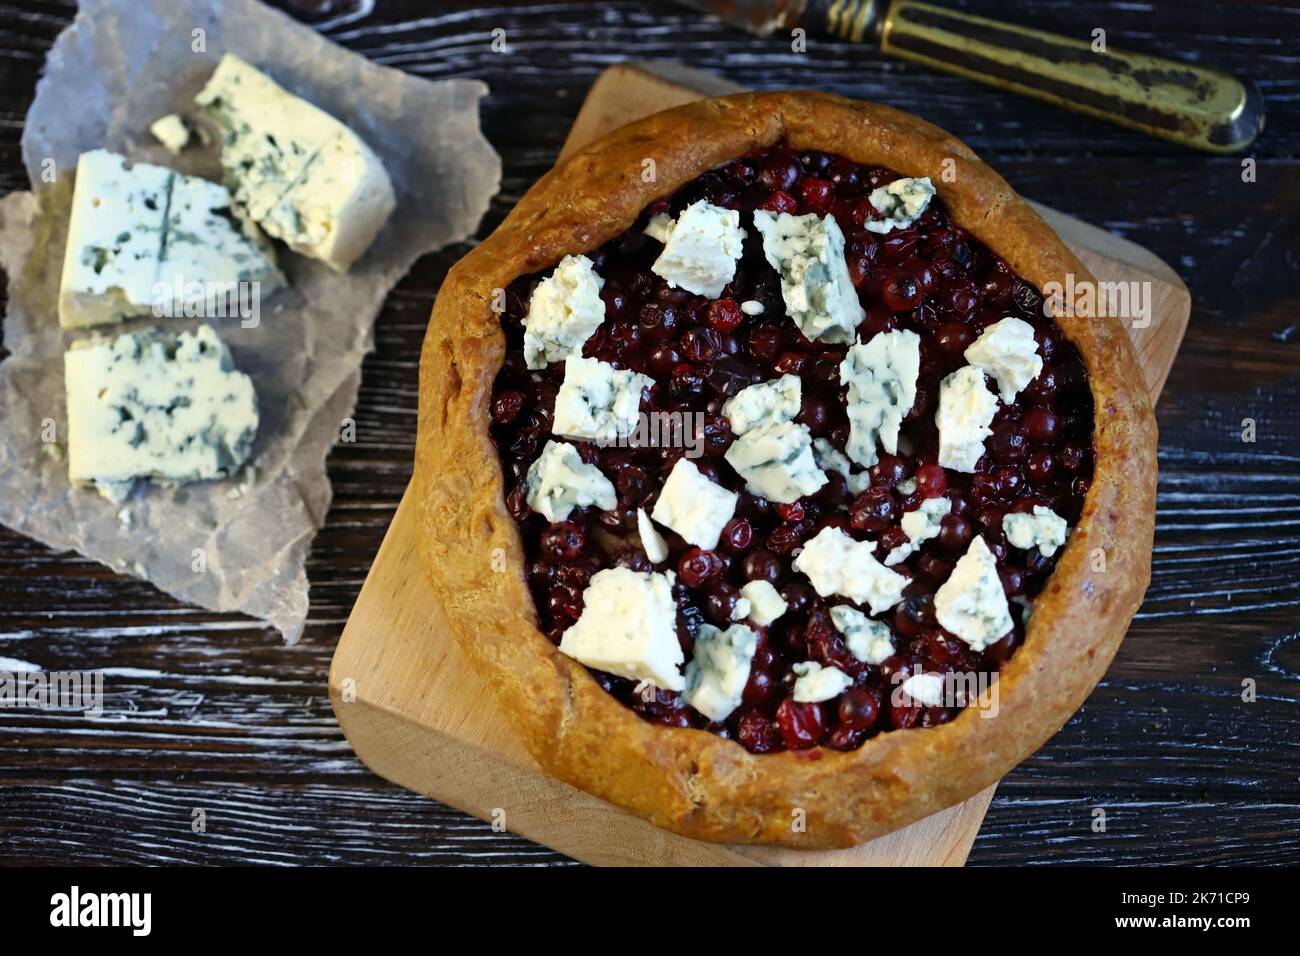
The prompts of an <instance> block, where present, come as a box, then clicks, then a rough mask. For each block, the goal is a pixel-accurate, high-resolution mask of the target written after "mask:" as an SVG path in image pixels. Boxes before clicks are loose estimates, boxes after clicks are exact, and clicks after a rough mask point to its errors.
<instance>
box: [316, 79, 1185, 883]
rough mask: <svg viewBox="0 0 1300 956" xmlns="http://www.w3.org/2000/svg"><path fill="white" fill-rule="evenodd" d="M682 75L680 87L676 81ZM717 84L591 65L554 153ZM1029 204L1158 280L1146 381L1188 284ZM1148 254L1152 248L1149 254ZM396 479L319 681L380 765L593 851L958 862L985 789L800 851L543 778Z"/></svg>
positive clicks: (734, 860) (803, 860) (1105, 272)
mask: <svg viewBox="0 0 1300 956" xmlns="http://www.w3.org/2000/svg"><path fill="white" fill-rule="evenodd" d="M682 83H689V84H692V86H690V87H687V86H682V85H680V84H682ZM732 87H733V85H732V84H726V83H725V82H723V81H719V80H717V78H714V77H709V76H708V75H707V74H704V75H701V74H700V73H699V71H691V70H688V69H686V68H683V67H680V66H673V67H671V68H669V69H668V70H667V71H665V70H664V69H663V68H662V67H660V66H659V65H657V64H622V65H618V66H614V67H611V68H609V69H608V70H606V71H605V72H604V73H603V74H602V75H601V77H600V78H599V79H597V81H596V83H595V84H594V85H593V87H592V90H591V93H590V94H589V95H588V98H587V101H586V103H585V104H584V106H583V108H582V110H581V111H580V112H579V114H578V117H577V119H576V120H575V121H574V125H573V130H572V131H571V133H570V135H569V137H568V139H567V140H566V142H565V145H564V147H563V149H562V151H561V156H562V157H563V156H564V155H567V154H568V153H571V152H573V151H574V150H576V149H579V148H581V146H583V145H585V144H586V143H587V142H590V141H591V140H592V139H594V138H596V137H598V136H600V135H602V134H603V133H604V132H607V131H608V130H609V129H611V128H613V127H616V126H617V125H619V124H620V123H623V122H628V121H631V120H634V119H637V118H639V117H641V116H646V115H649V114H650V113H653V112H657V111H658V110H659V109H663V108H667V107H669V106H674V105H678V104H680V103H683V102H688V101H689V100H691V99H697V98H699V96H700V95H701V94H700V92H698V90H700V89H704V90H708V91H709V93H711V94H719V93H725V92H731V91H733V90H732ZM1044 211H1045V212H1046V213H1047V214H1049V215H1050V216H1051V217H1052V221H1053V226H1054V228H1056V229H1057V231H1058V233H1060V234H1061V235H1062V237H1063V238H1065V239H1066V241H1067V242H1070V243H1071V245H1072V247H1074V248H1076V250H1077V251H1078V252H1079V253H1080V255H1081V257H1082V256H1084V255H1086V256H1087V257H1088V261H1087V262H1086V264H1087V265H1088V266H1089V268H1090V269H1091V270H1092V271H1093V272H1094V273H1095V274H1097V275H1098V276H1099V277H1104V278H1106V279H1110V280H1112V281H1114V280H1122V281H1130V280H1135V281H1142V282H1145V283H1147V284H1148V286H1149V287H1151V288H1157V287H1158V288H1159V289H1160V290H1161V293H1160V295H1161V297H1160V298H1159V299H1158V300H1157V301H1156V302H1155V309H1156V310H1157V311H1155V312H1154V316H1155V317H1156V318H1158V319H1159V320H1160V321H1153V322H1152V323H1151V326H1150V327H1149V328H1147V329H1134V330H1133V332H1134V336H1135V340H1136V341H1138V344H1139V348H1140V351H1141V353H1142V355H1141V358H1142V361H1143V367H1144V369H1146V370H1147V371H1148V382H1149V385H1150V387H1151V390H1152V393H1153V394H1158V393H1159V390H1160V388H1161V386H1162V385H1163V383H1164V379H1165V377H1166V376H1167V374H1168V370H1169V366H1170V365H1171V364H1172V362H1173V358H1174V355H1175V354H1176V352H1177V349H1178V343H1179V342H1180V341H1181V338H1182V332H1183V330H1184V329H1185V328H1186V322H1187V311H1188V307H1189V305H1190V297H1189V296H1188V294H1187V290H1186V288H1185V287H1183V285H1182V283H1181V282H1180V281H1178V280H1177V277H1176V276H1173V273H1172V271H1170V270H1168V268H1167V267H1164V266H1163V264H1162V263H1159V264H1158V265H1159V266H1160V269H1159V270H1158V271H1159V275H1154V274H1152V273H1149V272H1145V271H1142V269H1140V268H1138V267H1137V266H1136V265H1132V264H1130V263H1128V262H1124V261H1120V260H1117V259H1113V258H1110V255H1109V254H1131V255H1132V258H1133V259H1134V260H1136V261H1137V262H1139V263H1143V264H1146V265H1148V266H1150V265H1151V260H1154V258H1155V257H1153V256H1150V255H1149V254H1147V253H1145V252H1144V251H1143V250H1140V249H1137V248H1136V247H1135V248H1134V249H1132V250H1130V249H1129V248H1127V246H1128V245H1131V244H1122V243H1121V242H1120V241H1112V239H1111V237H1109V236H1107V235H1106V234H1105V233H1104V232H1102V231H1101V230H1097V229H1094V228H1093V227H1089V226H1086V225H1085V224H1083V223H1080V222H1078V220H1075V219H1073V218H1071V217H1069V216H1065V215H1064V214H1061V213H1056V212H1055V211H1054V210H1049V209H1045V207H1044ZM1156 262H1157V263H1158V260H1156ZM414 508H415V505H414V502H413V500H412V494H411V492H409V491H408V493H407V495H406V496H405V497H404V498H403V502H402V505H401V506H400V507H399V508H398V512H397V516H396V517H395V518H394V521H393V524H392V526H391V527H390V529H389V532H388V535H387V536H386V537H385V540H384V543H383V545H382V546H381V548H380V553H379V556H378V557H377V558H376V560H375V564H374V567H373V568H372V570H371V572H370V576H369V577H368V578H367V583H366V586H365V587H364V588H363V590H362V593H361V596H360V597H359V599H358V601H357V605H356V607H355V608H354V609H353V612H352V616H351V618H350V619H349V623H348V626H347V628H346V629H345V630H344V633H343V637H342V638H341V640H340V643H339V648H338V650H337V651H336V653H335V657H334V663H333V665H332V667H331V670H330V694H331V699H332V700H333V701H334V702H335V705H336V712H337V713H338V716H339V721H340V723H341V724H342V726H343V728H344V732H345V733H346V734H347V735H348V739H349V741H350V742H351V743H352V745H353V747H354V748H355V750H356V752H357V754H358V756H360V757H361V758H362V759H363V760H364V761H365V762H366V764H367V765H368V766H370V767H371V768H372V769H374V770H375V771H376V772H377V773H379V774H380V775H381V776H384V777H386V778H387V779H390V780H393V781H394V782H396V783H400V784H402V785H403V786H406V787H408V788H410V789H413V790H417V791H419V792H421V793H426V794H428V795H430V796H433V797H435V798H436V799H438V800H440V801H442V802H444V803H449V804H451V805H452V806H455V807H458V808H460V809H463V810H465V811H466V812H468V813H471V814H473V815H475V816H478V817H480V818H482V819H492V818H494V817H495V818H498V819H500V818H504V819H505V821H506V824H505V825H506V826H508V827H509V828H510V830H511V831H512V832H515V833H521V834H523V835H525V836H528V837H529V838H531V839H536V840H538V841H540V842H543V843H546V844H547V845H548V846H552V847H555V848H557V849H560V850H563V851H564V852H565V853H568V854H570V855H572V856H575V857H577V858H578V859H581V860H585V861H587V862H591V863H598V864H605V865H627V864H635V863H641V864H649V863H653V864H657V865H703V864H712V865H750V864H754V863H760V864H763V865H772V866H805V865H856V866H861V865H930V866H939V865H957V866H960V865H962V864H963V863H964V862H965V860H966V856H967V854H968V853H969V851H970V847H971V844H972V843H973V842H974V839H975V835H976V834H977V833H978V831H979V826H980V822H981V821H982V820H983V818H984V814H985V811H986V810H987V808H988V805H989V802H990V801H991V800H992V798H993V794H994V791H995V790H996V787H989V788H988V789H987V790H985V791H983V792H981V793H979V794H977V795H976V796H974V797H972V798H970V799H969V800H967V801H965V802H964V803H962V804H959V805H957V806H955V807H950V808H948V809H946V810H943V811H941V812H939V813H936V814H933V815H932V816H930V817H927V818H926V819H924V820H920V821H917V822H916V823H914V824H912V825H911V826H909V827H905V828H903V829H901V830H898V831H895V832H893V833H890V834H887V835H885V836H883V837H881V838H879V839H877V840H873V841H871V842H870V843H867V844H864V845H863V846H860V847H856V848H854V849H851V850H836V851H816V852H800V851H794V850H786V849H780V848H773V847H724V846H716V845H712V844H705V843H700V842H697V841H692V840H687V839H684V838H682V837H678V836H676V835H673V834H669V833H666V832H664V831H661V830H657V829H655V828H654V827H651V826H649V825H648V824H646V823H645V822H644V821H642V820H640V819H638V818H636V817H633V816H631V815H629V814H627V813H625V812H623V811H621V810H619V809H617V808H615V807H612V806H610V805H609V804H606V803H604V802H603V801H601V800H598V799H596V798H594V797H592V796H590V795H589V794H586V793H584V792H582V791H580V790H577V789H576V788H573V787H570V786H568V785H567V784H564V783H561V782H559V781H557V780H554V779H552V778H550V777H548V776H547V775H546V774H545V773H544V772H543V771H542V770H541V768H540V767H539V766H538V765H537V763H536V762H535V761H534V760H533V758H532V757H531V756H530V755H529V754H528V753H527V752H526V750H525V749H524V748H523V746H522V744H521V743H520V742H519V741H518V740H517V739H516V737H515V736H514V733H513V731H512V729H511V727H510V725H509V721H508V719H507V718H506V717H505V716H504V715H503V714H501V713H500V711H499V710H498V709H497V708H496V706H495V702H494V701H493V700H492V699H491V698H490V696H489V695H487V694H484V693H482V692H481V688H480V685H479V683H478V681H477V678H476V677H475V675H474V673H473V670H472V668H471V666H470V664H469V662H468V661H466V660H465V659H464V658H463V656H462V654H461V652H460V649H459V648H458V647H457V646H456V642H455V640H454V639H453V638H452V637H451V636H450V634H449V631H448V628H447V625H446V622H445V620H444V619H443V617H442V613H441V611H440V609H439V608H438V607H437V606H436V602H435V601H434V600H433V598H432V594H431V593H430V592H429V590H428V588H427V586H426V585H425V583H424V582H423V581H422V580H421V579H420V575H419V574H418V573H414V574H413V573H412V569H418V568H419V561H420V559H419V555H418V553H417V550H416V540H415V534H414V525H415V522H414V520H413V511H414Z"/></svg>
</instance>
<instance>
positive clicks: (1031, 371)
mask: <svg viewBox="0 0 1300 956" xmlns="http://www.w3.org/2000/svg"><path fill="white" fill-rule="evenodd" d="M964 354H965V358H966V361H967V362H969V363H970V364H971V365H973V366H975V367H976V368H978V369H982V370H983V371H985V372H987V373H988V374H989V375H992V376H993V378H994V380H996V381H997V383H998V394H999V396H1000V397H1001V399H1002V401H1004V402H1006V403H1007V404H1008V405H1009V404H1011V403H1012V402H1014V401H1015V400H1016V395H1017V394H1019V393H1020V390H1021V389H1023V388H1024V387H1025V386H1026V385H1028V384H1029V383H1030V382H1032V381H1033V380H1034V379H1036V378H1037V377H1038V376H1039V374H1040V373H1041V372H1042V371H1043V360H1042V358H1041V357H1040V356H1039V354H1038V343H1037V342H1036V341H1034V327H1033V326H1032V325H1030V324H1029V323H1028V322H1026V321H1024V320H1023V319H1017V318H1016V317H1015V316H1007V317H1006V318H1005V319H1002V320H1001V321H1000V322H994V323H993V324H992V325H990V326H989V327H988V328H987V329H985V330H984V331H983V332H981V333H980V336H979V338H977V339H976V340H975V341H974V342H972V343H971V344H970V345H969V346H968V347H967V349H966V351H965V353H964Z"/></svg>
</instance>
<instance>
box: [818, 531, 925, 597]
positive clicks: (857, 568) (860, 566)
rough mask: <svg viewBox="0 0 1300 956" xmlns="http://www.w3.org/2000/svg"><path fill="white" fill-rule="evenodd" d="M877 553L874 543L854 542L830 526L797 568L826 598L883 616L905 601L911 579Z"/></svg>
mask: <svg viewBox="0 0 1300 956" xmlns="http://www.w3.org/2000/svg"><path fill="white" fill-rule="evenodd" d="M874 551H875V545H874V544H872V543H871V542H870V541H854V540H853V539H852V538H850V537H849V536H848V535H847V534H845V533H844V532H843V531H842V530H840V529H839V528H834V527H827V528H823V529H822V530H821V531H819V532H818V533H817V536H816V537H815V538H813V539H812V540H811V541H809V542H808V543H807V544H805V545H804V547H803V550H802V551H800V552H799V556H798V557H797V558H795V559H794V569H795V570H796V571H799V572H802V573H803V574H805V575H807V577H808V580H809V581H811V582H812V586H813V587H814V588H815V589H816V590H817V593H818V594H820V595H821V596H822V597H830V596H831V595H832V594H839V595H841V596H843V597H846V598H848V599H849V600H850V601H853V602H854V603H855V604H865V605H867V606H868V607H870V608H871V613H872V614H879V613H881V612H882V611H887V610H889V609H890V608H891V607H893V606H894V605H895V604H897V603H898V602H899V601H901V600H903V588H905V587H907V582H908V579H907V578H905V577H904V576H903V575H901V574H899V573H897V572H895V571H891V570H889V568H887V567H885V566H884V565H883V564H881V563H880V562H879V561H877V560H876V558H875V555H874V553H873V552H874Z"/></svg>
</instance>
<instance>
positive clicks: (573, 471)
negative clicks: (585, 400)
mask: <svg viewBox="0 0 1300 956" xmlns="http://www.w3.org/2000/svg"><path fill="white" fill-rule="evenodd" d="M524 487H525V489H526V490H527V496H526V497H527V501H528V507H530V508H532V509H533V510H534V511H536V512H537V513H538V514H540V515H542V516H543V517H544V518H545V519H546V520H547V521H551V522H556V521H566V520H568V517H569V514H570V513H571V512H572V511H573V509H574V508H586V507H588V506H589V505H596V506H597V507H598V508H600V509H601V510H603V511H609V510H611V509H612V508H614V506H615V505H616V504H617V503H618V495H617V493H616V492H615V491H614V486H613V484H611V483H610V480H609V479H608V478H606V477H605V476H604V475H603V474H602V473H601V470H600V469H599V468H597V467H596V466H595V465H589V464H587V463H586V462H585V461H583V460H582V458H581V457H580V456H579V455H578V449H576V448H574V447H573V446H572V445H570V444H569V443H568V442H560V441H548V442H547V443H546V447H545V448H543V449H542V453H541V455H539V456H538V458H537V460H536V461H535V462H533V463H532V464H531V465H529V466H528V472H527V474H526V475H525V476H524Z"/></svg>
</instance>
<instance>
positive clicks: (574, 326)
mask: <svg viewBox="0 0 1300 956" xmlns="http://www.w3.org/2000/svg"><path fill="white" fill-rule="evenodd" d="M604 285H605V280H604V279H603V278H601V277H600V275H599V274H598V273H597V272H596V270H595V268H594V263H592V261H591V260H590V259H588V258H587V257H586V256H565V257H564V258H563V259H561V260H560V264H559V265H557V266H556V267H555V270H554V271H553V272H552V273H551V274H550V275H549V276H547V277H546V278H545V279H543V280H542V281H541V282H539V283H537V288H535V289H534V290H533V296H532V298H531V299H529V301H528V314H527V315H525V316H524V364H525V365H527V366H528V367H529V368H531V369H534V370H536V369H543V368H546V366H547V365H549V364H550V363H551V362H562V361H564V360H565V359H567V358H568V357H569V356H571V355H581V354H582V347H583V345H585V344H586V342H587V339H589V338H591V335H592V333H593V332H595V331H596V329H597V328H599V327H600V323H602V322H604V321H605V300H604V299H602V298H601V297H600V290H601V288H602V287H604Z"/></svg>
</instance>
